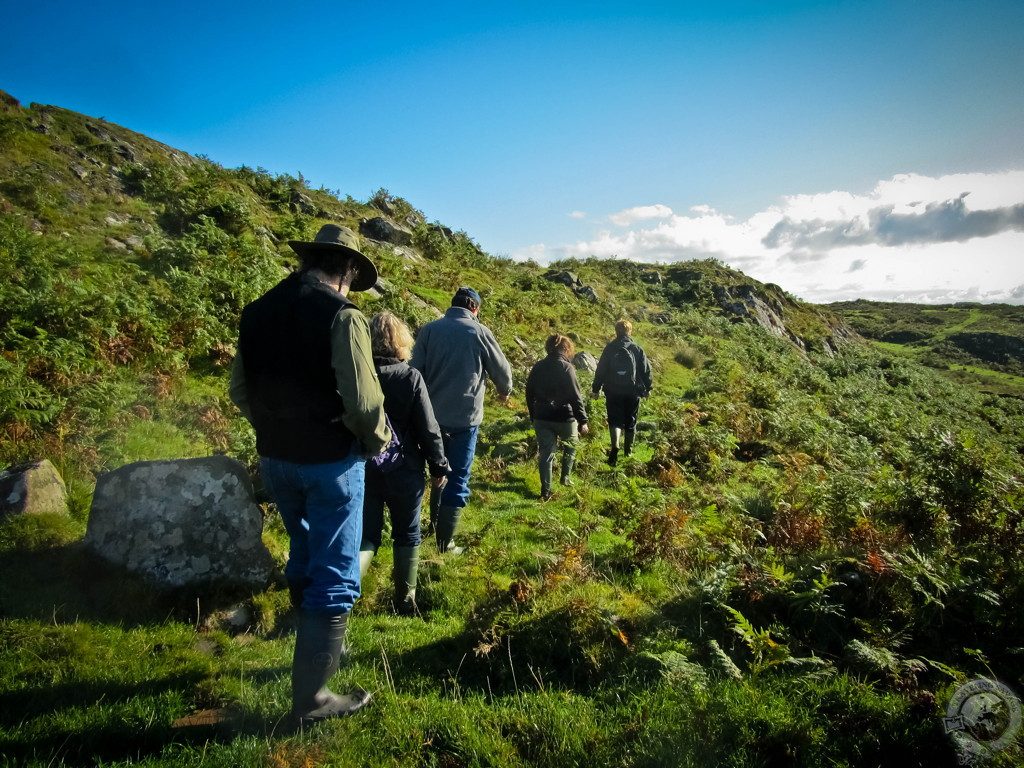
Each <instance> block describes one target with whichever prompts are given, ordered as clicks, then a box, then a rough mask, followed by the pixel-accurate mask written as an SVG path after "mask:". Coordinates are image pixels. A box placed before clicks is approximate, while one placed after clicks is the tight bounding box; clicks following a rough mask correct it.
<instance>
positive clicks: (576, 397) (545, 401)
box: [526, 333, 589, 501]
mask: <svg viewBox="0 0 1024 768" xmlns="http://www.w3.org/2000/svg"><path fill="white" fill-rule="evenodd" d="M544 349H545V350H546V351H547V353H548V356H547V357H545V358H544V359H543V360H541V361H540V362H539V363H537V364H536V365H534V366H533V368H531V369H530V375H529V377H528V378H527V380H526V407H527V408H528V409H529V411H530V418H531V419H532V420H533V428H534V430H535V431H536V433H537V448H538V451H539V453H538V459H537V461H538V464H539V467H540V497H541V499H543V500H544V501H547V500H548V499H550V498H551V496H552V492H551V471H552V465H553V464H554V460H555V450H556V448H557V447H558V443H559V441H561V443H562V474H561V483H562V485H571V483H572V480H571V475H572V465H573V461H574V460H575V458H576V444H577V442H578V441H579V435H580V434H584V435H585V434H587V432H588V431H589V427H588V426H587V409H586V407H585V406H584V405H583V395H582V394H581V393H580V385H579V383H578V382H577V381H576V370H575V368H573V365H572V362H571V360H572V356H573V355H574V354H575V352H576V348H575V346H574V345H573V343H572V339H570V338H569V337H568V336H562V335H560V334H557V333H556V334H553V335H551V336H548V339H547V341H546V342H545V343H544Z"/></svg>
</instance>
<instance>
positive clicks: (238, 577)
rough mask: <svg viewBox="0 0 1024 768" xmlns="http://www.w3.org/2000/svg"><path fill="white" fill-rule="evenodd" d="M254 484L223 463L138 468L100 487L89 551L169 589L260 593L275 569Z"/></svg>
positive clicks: (103, 480)
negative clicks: (216, 587)
mask: <svg viewBox="0 0 1024 768" xmlns="http://www.w3.org/2000/svg"><path fill="white" fill-rule="evenodd" d="M262 533H263V516H262V514H261V513H260V510H259V507H257V506H256V502H255V500H254V495H253V489H252V482H251V481H250V480H249V476H248V474H247V473H246V471H245V467H243V466H242V465H241V464H240V463H239V462H237V461H235V460H234V459H229V458H228V457H226V456H211V457H209V458H204V459H179V460H175V461H141V462H138V463H136V464H129V465H127V466H124V467H121V468H119V469H115V470H114V471H112V472H107V473H105V474H103V475H100V477H99V478H98V480H97V481H96V493H95V495H94V496H93V502H92V509H91V511H90V512H89V525H88V528H87V530H86V534H85V543H86V545H87V546H88V547H89V548H90V549H92V550H93V551H94V552H96V553H97V554H98V555H100V556H101V557H103V558H104V559H106V560H108V561H110V562H112V563H114V564H116V565H119V566H122V567H124V568H125V569H127V570H128V571H131V572H132V573H137V574H139V575H141V576H145V577H146V578H148V579H150V580H152V581H154V582H155V583H157V584H158V585H160V586H164V587H181V586H185V585H188V584H200V583H211V582H216V583H230V584H244V585H252V586H261V585H263V584H265V583H266V582H267V581H268V579H269V578H270V574H271V569H272V566H273V563H272V561H271V558H270V553H269V552H268V551H267V549H266V547H264V546H263V540H262V538H261V536H262Z"/></svg>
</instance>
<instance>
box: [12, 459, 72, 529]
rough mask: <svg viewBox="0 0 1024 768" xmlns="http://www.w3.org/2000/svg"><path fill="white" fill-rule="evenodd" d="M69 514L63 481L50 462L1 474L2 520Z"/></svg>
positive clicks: (46, 461)
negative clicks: (26, 516)
mask: <svg viewBox="0 0 1024 768" xmlns="http://www.w3.org/2000/svg"><path fill="white" fill-rule="evenodd" d="M67 513H68V499H67V490H66V489H65V487H64V479H63V478H62V477H61V476H60V473H59V472H58V471H57V468H56V467H54V466H53V464H51V463H50V462H49V460H48V459H43V460H42V461H33V462H31V463H28V464H19V465H16V466H13V467H8V468H7V469H5V470H4V471H3V472H0V517H5V516H7V515H43V514H51V515H66V514H67Z"/></svg>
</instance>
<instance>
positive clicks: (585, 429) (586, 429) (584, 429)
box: [580, 424, 590, 435]
mask: <svg viewBox="0 0 1024 768" xmlns="http://www.w3.org/2000/svg"><path fill="white" fill-rule="evenodd" d="M580 434H581V435H589V434H590V425H588V424H580Z"/></svg>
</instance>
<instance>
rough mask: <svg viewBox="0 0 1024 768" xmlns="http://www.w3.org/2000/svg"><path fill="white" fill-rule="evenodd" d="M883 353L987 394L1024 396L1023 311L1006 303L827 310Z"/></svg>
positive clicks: (858, 304)
mask: <svg viewBox="0 0 1024 768" xmlns="http://www.w3.org/2000/svg"><path fill="white" fill-rule="evenodd" d="M829 309H831V310H833V311H835V312H836V313H838V314H840V315H841V316H842V317H843V318H844V319H845V320H847V322H849V323H850V324H851V325H852V326H853V327H854V328H856V330H857V332H858V333H860V334H861V335H862V336H864V337H866V338H868V339H871V340H872V342H873V343H874V344H875V345H876V346H878V347H879V348H881V349H883V350H885V351H887V352H889V353H891V354H898V355H906V356H908V357H910V358H911V359H914V360H918V361H919V362H922V363H924V364H925V365H927V366H930V367H932V368H936V369H938V370H940V371H942V372H943V373H945V374H946V375H947V376H949V377H950V378H952V379H954V380H955V381H961V382H964V383H966V384H969V385H973V386H975V387H976V388H978V389H980V390H981V391H983V392H992V393H995V394H1003V395H1011V396H1014V397H1024V307H1019V306H1010V305H1007V304H972V303H961V304H937V305H923V304H892V303H885V302H877V301H863V300H861V301H846V302H838V303H835V304H831V305H829Z"/></svg>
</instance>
